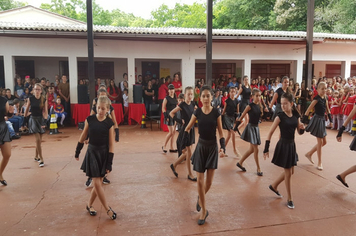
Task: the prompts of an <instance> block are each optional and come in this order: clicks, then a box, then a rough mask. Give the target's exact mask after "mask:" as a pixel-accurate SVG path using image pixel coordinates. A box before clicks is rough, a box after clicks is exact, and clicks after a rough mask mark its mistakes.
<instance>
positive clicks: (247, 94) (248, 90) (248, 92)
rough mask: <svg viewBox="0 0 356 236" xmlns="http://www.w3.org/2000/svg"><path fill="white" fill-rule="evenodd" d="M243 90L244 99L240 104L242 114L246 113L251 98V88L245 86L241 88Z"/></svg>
mask: <svg viewBox="0 0 356 236" xmlns="http://www.w3.org/2000/svg"><path fill="white" fill-rule="evenodd" d="M241 88H242V93H241V96H242V99H241V103H240V109H239V110H240V112H241V113H242V112H244V110H245V108H246V106H247V105H248V104H249V103H250V98H251V87H248V88H246V87H245V85H242V86H241Z"/></svg>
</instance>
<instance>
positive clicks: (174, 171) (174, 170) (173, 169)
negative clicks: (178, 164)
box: [171, 164, 178, 178]
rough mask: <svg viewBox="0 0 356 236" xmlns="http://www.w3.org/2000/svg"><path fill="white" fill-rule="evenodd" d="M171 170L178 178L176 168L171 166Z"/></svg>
mask: <svg viewBox="0 0 356 236" xmlns="http://www.w3.org/2000/svg"><path fill="white" fill-rule="evenodd" d="M171 169H172V171H173V174H174V175H175V176H176V177H177V178H178V173H177V172H176V169H175V168H174V166H173V164H171Z"/></svg>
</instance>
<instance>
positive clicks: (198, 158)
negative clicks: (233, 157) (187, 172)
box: [191, 138, 219, 173]
mask: <svg viewBox="0 0 356 236" xmlns="http://www.w3.org/2000/svg"><path fill="white" fill-rule="evenodd" d="M218 158H219V150H218V144H217V143H216V140H204V139H201V138H199V141H198V144H197V146H196V148H195V150H194V153H193V155H192V158H191V161H192V165H193V170H195V171H196V172H199V173H204V172H205V170H207V169H217V168H218Z"/></svg>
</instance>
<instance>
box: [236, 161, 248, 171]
mask: <svg viewBox="0 0 356 236" xmlns="http://www.w3.org/2000/svg"><path fill="white" fill-rule="evenodd" d="M236 166H237V167H239V168H240V169H241V170H242V171H243V172H246V168H245V167H243V166H242V165H240V162H237V163H236Z"/></svg>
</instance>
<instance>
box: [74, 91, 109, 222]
mask: <svg viewBox="0 0 356 236" xmlns="http://www.w3.org/2000/svg"><path fill="white" fill-rule="evenodd" d="M110 104H111V102H110V99H109V98H108V97H105V96H102V97H99V98H98V102H97V104H96V110H97V114H96V115H91V116H88V117H87V119H86V120H85V125H84V130H83V132H82V134H81V136H80V138H79V142H78V144H77V148H76V150H75V159H76V160H77V161H79V154H80V151H81V150H82V148H83V146H84V140H85V139H86V138H87V135H88V134H89V146H88V150H87V152H86V154H85V157H84V160H83V164H82V166H81V169H82V170H83V172H85V173H86V175H87V176H88V177H90V178H92V180H93V183H94V187H93V189H92V191H91V195H90V198H89V202H88V205H87V206H86V209H87V211H88V212H89V214H90V215H91V216H95V215H96V213H97V212H96V211H95V210H94V208H93V206H92V205H93V203H94V201H95V198H96V197H97V196H98V197H99V200H100V202H101V204H102V205H103V207H104V208H105V210H106V212H107V214H108V215H109V217H110V218H111V219H112V220H115V219H116V213H115V212H114V211H113V210H112V209H111V207H110V206H109V205H108V204H107V202H106V198H105V193H104V189H103V186H102V182H103V177H104V176H105V174H107V173H109V172H111V170H112V162H113V158H114V153H113V151H114V123H113V122H112V119H111V117H110V115H109V114H108V112H109V109H110Z"/></svg>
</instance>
